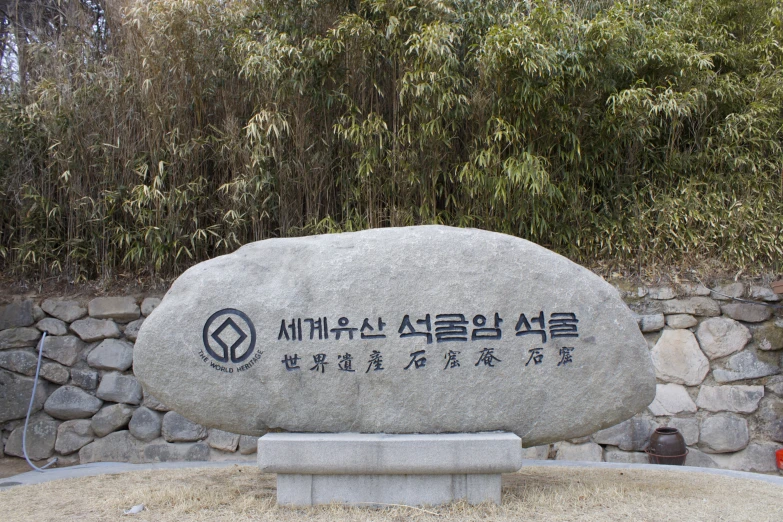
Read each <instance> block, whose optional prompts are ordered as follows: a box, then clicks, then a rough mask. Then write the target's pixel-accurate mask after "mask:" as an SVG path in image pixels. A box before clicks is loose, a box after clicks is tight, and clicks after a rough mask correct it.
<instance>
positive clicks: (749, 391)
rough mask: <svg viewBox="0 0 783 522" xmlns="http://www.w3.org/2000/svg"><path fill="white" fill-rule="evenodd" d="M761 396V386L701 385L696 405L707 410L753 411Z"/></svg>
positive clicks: (762, 390) (757, 405) (756, 407)
mask: <svg viewBox="0 0 783 522" xmlns="http://www.w3.org/2000/svg"><path fill="white" fill-rule="evenodd" d="M762 397H764V387H763V386H702V387H701V389H700V390H699V397H698V398H697V399H696V405H697V406H698V407H699V408H701V409H703V410H707V411H731V412H735V413H753V412H754V411H756V410H757V409H758V407H759V401H760V400H761V399H762Z"/></svg>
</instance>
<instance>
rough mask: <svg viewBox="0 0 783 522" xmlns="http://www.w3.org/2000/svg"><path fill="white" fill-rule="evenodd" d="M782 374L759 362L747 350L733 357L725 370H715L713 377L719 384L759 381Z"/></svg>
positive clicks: (775, 367) (777, 369)
mask: <svg viewBox="0 0 783 522" xmlns="http://www.w3.org/2000/svg"><path fill="white" fill-rule="evenodd" d="M778 373H780V368H779V367H777V366H773V365H771V364H767V363H765V362H762V361H759V360H758V358H757V357H756V354H754V353H753V352H751V351H748V350H745V351H744V352H740V353H738V354H736V355H732V356H731V357H730V358H729V360H728V362H727V363H726V369H725V370H713V372H712V376H713V377H714V378H715V380H716V381H717V382H734V381H742V380H745V379H758V378H760V377H767V376H769V375H775V374H778Z"/></svg>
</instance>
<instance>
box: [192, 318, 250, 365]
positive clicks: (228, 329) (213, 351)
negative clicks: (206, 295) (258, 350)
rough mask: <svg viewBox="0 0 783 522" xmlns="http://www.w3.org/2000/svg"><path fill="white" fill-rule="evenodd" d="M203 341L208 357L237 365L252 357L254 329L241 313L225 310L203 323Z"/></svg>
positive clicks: (248, 319)
mask: <svg viewBox="0 0 783 522" xmlns="http://www.w3.org/2000/svg"><path fill="white" fill-rule="evenodd" d="M215 326H216V327H215ZM203 340H204V348H205V349H206V351H207V353H208V354H209V356H210V357H212V358H213V359H215V360H216V361H218V362H221V363H227V362H230V363H234V364H238V363H241V362H244V361H246V360H247V359H249V358H250V357H251V356H252V355H253V350H254V349H255V346H256V329H255V327H254V326H253V322H252V321H251V320H250V318H249V317H248V316H247V315H245V314H244V313H243V312H240V311H239V310H235V309H234V308H225V309H223V310H220V311H217V312H215V313H214V314H212V315H211V316H210V318H209V319H207V322H206V323H204V332H203Z"/></svg>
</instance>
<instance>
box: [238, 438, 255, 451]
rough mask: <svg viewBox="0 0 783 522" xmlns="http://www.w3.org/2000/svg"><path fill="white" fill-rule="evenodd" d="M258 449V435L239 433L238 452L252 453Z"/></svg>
mask: <svg viewBox="0 0 783 522" xmlns="http://www.w3.org/2000/svg"><path fill="white" fill-rule="evenodd" d="M256 451H258V437H254V436H253V435H241V436H240V437H239V453H240V454H242V455H252V454H254V453H256Z"/></svg>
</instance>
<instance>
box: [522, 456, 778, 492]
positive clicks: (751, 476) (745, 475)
mask: <svg viewBox="0 0 783 522" xmlns="http://www.w3.org/2000/svg"><path fill="white" fill-rule="evenodd" d="M528 466H552V467H558V466H562V467H567V468H609V469H612V468H615V469H652V470H658V471H678V472H680V473H688V472H691V473H707V474H709V475H722V476H724V477H731V478H741V479H748V480H760V481H762V482H769V483H770V484H777V485H779V486H783V476H779V477H776V476H775V475H764V474H762V473H751V472H748V471H733V470H730V469H718V468H699V467H696V466H665V465H661V464H624V463H621V462H577V461H573V460H526V461H524V464H522V469H525V468H526V467H528Z"/></svg>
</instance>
